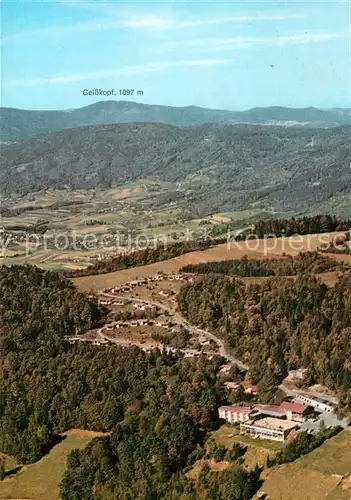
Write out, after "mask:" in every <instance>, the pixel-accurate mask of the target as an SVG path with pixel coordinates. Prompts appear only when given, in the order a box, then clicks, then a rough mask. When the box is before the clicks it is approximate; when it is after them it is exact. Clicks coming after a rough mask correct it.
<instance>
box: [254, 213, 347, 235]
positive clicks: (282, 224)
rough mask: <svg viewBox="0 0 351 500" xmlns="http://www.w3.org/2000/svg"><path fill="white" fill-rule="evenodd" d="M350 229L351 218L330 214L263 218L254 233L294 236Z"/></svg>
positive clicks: (256, 225) (255, 226) (255, 225)
mask: <svg viewBox="0 0 351 500" xmlns="http://www.w3.org/2000/svg"><path fill="white" fill-rule="evenodd" d="M350 229H351V219H341V218H340V217H336V216H335V215H330V214H326V215H314V216H311V217H307V216H306V217H292V218H291V219H269V220H261V221H258V222H257V223H255V224H254V233H255V234H256V235H257V236H259V237H260V238H264V237H266V236H267V235H275V236H293V235H294V234H301V235H302V234H318V233H330V232H334V231H348V230H350Z"/></svg>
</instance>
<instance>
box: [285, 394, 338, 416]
mask: <svg viewBox="0 0 351 500" xmlns="http://www.w3.org/2000/svg"><path fill="white" fill-rule="evenodd" d="M293 402H295V403H303V404H305V405H307V406H312V407H313V408H314V409H315V410H316V411H320V412H327V413H333V411H334V410H335V408H336V404H335V403H333V402H331V401H330V400H329V399H327V398H323V397H321V396H314V395H313V394H307V393H304V392H299V393H296V396H295V399H294V401H293Z"/></svg>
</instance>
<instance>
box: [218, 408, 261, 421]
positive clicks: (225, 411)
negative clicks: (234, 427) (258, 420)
mask: <svg viewBox="0 0 351 500" xmlns="http://www.w3.org/2000/svg"><path fill="white" fill-rule="evenodd" d="M253 412H254V409H253V407H252V406H221V407H220V408H218V415H219V418H222V419H223V420H226V421H227V422H228V423H229V424H236V423H238V422H246V421H248V420H249V419H250V414H251V413H253Z"/></svg>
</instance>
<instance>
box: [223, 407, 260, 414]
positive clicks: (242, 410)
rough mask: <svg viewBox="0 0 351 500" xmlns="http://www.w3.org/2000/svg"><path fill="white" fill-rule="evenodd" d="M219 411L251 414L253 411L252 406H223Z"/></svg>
mask: <svg viewBox="0 0 351 500" xmlns="http://www.w3.org/2000/svg"><path fill="white" fill-rule="evenodd" d="M218 409H219V410H224V411H230V412H236V413H251V412H252V411H253V407H252V406H221V407H220V408H218Z"/></svg>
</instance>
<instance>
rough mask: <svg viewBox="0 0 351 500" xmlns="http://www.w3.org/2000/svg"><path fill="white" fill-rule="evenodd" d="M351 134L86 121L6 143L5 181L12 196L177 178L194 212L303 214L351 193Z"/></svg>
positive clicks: (179, 196)
mask: <svg viewBox="0 0 351 500" xmlns="http://www.w3.org/2000/svg"><path fill="white" fill-rule="evenodd" d="M350 137H351V127H350V126H344V127H339V128H331V129H309V128H304V127H298V128H295V127H292V128H286V127H269V126H267V127H262V126H253V125H202V126H198V127H174V126H172V125H162V124H119V125H104V126H94V127H82V128H76V129H70V130H63V131H61V132H56V133H54V134H49V135H46V136H42V137H39V138H36V139H32V140H29V141H26V142H23V143H19V144H15V145H10V146H4V147H2V149H1V156H0V185H1V187H2V190H3V193H4V194H5V196H8V195H10V194H11V193H19V194H25V193H29V192H33V191H39V190H43V189H48V188H56V189H61V188H64V187H66V186H70V187H71V188H74V189H90V188H96V187H102V188H108V187H114V186H121V185H124V184H125V183H128V182H133V181H136V180H139V179H150V180H154V181H157V182H158V181H160V182H166V183H170V184H169V185H170V186H171V188H170V189H171V190H172V193H168V194H170V195H171V196H170V197H169V200H170V201H175V202H177V203H178V202H182V200H183V202H184V207H186V208H187V209H189V210H190V211H191V210H193V211H194V213H195V211H198V212H199V213H204V212H211V211H214V210H217V211H218V210H223V209H224V208H226V209H233V208H235V209H236V208H245V207H247V206H249V205H251V206H252V204H254V206H256V207H257V208H266V207H273V208H274V209H276V210H281V211H288V210H292V211H295V212H296V211H303V210H306V209H308V208H309V207H311V206H312V205H317V204H319V205H320V204H323V203H325V202H327V201H329V200H331V199H333V200H335V199H337V198H338V197H339V196H340V197H344V199H345V196H347V195H350V194H351V170H350V147H349V144H350ZM179 185H181V189H180V190H178V189H177V186H179ZM172 186H173V187H172ZM164 199H165V200H167V199H168V198H167V197H165V198H164Z"/></svg>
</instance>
